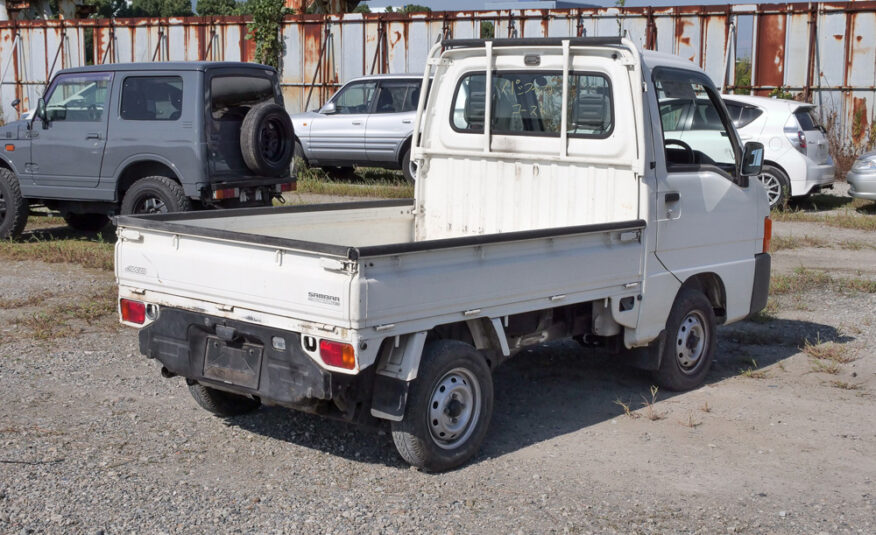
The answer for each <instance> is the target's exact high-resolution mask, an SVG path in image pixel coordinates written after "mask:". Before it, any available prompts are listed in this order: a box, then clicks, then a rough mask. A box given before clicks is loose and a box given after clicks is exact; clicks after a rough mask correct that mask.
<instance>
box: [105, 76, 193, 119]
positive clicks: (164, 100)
mask: <svg viewBox="0 0 876 535" xmlns="http://www.w3.org/2000/svg"><path fill="white" fill-rule="evenodd" d="M182 92H183V82H182V78H180V77H179V76H138V77H129V78H125V82H124V84H122V106H121V113H120V115H121V117H122V119H125V120H128V121H176V120H177V119H179V117H180V115H181V114H182Z"/></svg>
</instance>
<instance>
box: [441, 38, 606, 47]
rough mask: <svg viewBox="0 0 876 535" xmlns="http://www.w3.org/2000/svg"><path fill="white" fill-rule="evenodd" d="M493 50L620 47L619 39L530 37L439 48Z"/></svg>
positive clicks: (473, 41) (458, 41)
mask: <svg viewBox="0 0 876 535" xmlns="http://www.w3.org/2000/svg"><path fill="white" fill-rule="evenodd" d="M488 41H489V42H492V43H493V48H496V47H505V46H561V45H562V44H563V41H569V45H570V46H610V45H615V46H620V45H621V44H623V43H622V38H621V37H530V38H524V39H445V40H443V41H441V46H443V47H444V48H445V49H449V48H483V47H484V46H486V43H487V42H488Z"/></svg>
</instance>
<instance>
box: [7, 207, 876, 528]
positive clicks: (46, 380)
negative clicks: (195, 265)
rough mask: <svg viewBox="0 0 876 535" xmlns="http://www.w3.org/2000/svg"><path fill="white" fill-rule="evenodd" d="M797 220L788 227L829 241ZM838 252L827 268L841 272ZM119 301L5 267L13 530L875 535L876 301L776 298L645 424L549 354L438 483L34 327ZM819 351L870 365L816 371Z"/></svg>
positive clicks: (108, 281) (319, 430) (828, 252)
mask: <svg viewBox="0 0 876 535" xmlns="http://www.w3.org/2000/svg"><path fill="white" fill-rule="evenodd" d="M797 225H806V224H802V223H800V224H796V223H788V224H782V225H777V230H776V232H777V233H780V234H784V233H793V232H798V231H799V232H804V233H807V232H808V233H810V234H811V233H812V232H814V230H811V229H809V228H803V227H798V226H797ZM801 229H802V230H801ZM825 232H834V231H833V230H829V231H825ZM871 241H872V239H871ZM838 250H839V249H831V248H818V249H815V250H814V252H812V254H820V255H821V257H820V258H821V260H823V262H824V265H823V266H822V267H825V268H829V266H831V259H834V260H833V265H834V266H835V267H837V268H839V267H848V266H847V265H846V264H847V263H848V262H849V259H848V258H846V257H844V256H838V255H836V254H835V253H836V252H837V251H838ZM795 251H796V252H799V251H797V250H789V251H781V252H779V253H777V254H776V255H775V256H776V263H777V265H779V266H782V265H784V264H783V262H785V263H787V265H788V266H791V267H792V266H793V263H794V260H793V259H791V260H787V259H786V257H787V258H790V255H792V253H795ZM791 267H789V268H788V269H791ZM870 267H872V266H870ZM782 269H783V271H784V268H782ZM112 284H113V277H112V274H110V273H107V272H101V271H95V270H88V269H84V268H81V267H78V266H74V265H48V264H42V263H40V262H10V261H3V262H0V288H2V295H0V298H2V299H4V301H3V302H4V303H5V305H4V307H0V446H2V448H0V533H90V534H91V533H107V534H109V533H113V534H115V533H209V532H214V533H215V532H219V533H314V534H316V533H319V534H323V533H411V532H418V533H419V532H429V533H545V532H550V533H703V534H713V533H776V534H783V533H789V534H790V533H801V534H819V533H829V534H833V533H867V534H869V533H874V532H876V498H874V479H876V455H874V452H876V419H874V418H873V416H872V414H873V409H874V392H876V356H874V354H873V350H872V348H873V347H874V344H876V328H874V318H876V314H874V313H876V294H864V293H835V292H834V291H831V290H829V289H824V288H810V289H808V290H807V291H805V292H804V293H800V294H789V295H783V296H780V297H778V298H775V299H774V301H775V303H774V304H773V311H772V312H771V314H772V316H773V317H772V318H766V321H764V322H763V323H753V322H743V323H740V324H736V325H733V326H728V327H725V328H722V329H721V331H720V332H721V336H720V340H719V346H718V352H717V362H716V365H715V367H714V369H713V371H712V372H711V374H710V376H709V379H708V381H707V384H706V385H705V386H704V387H702V388H700V389H698V390H695V391H693V392H688V393H684V394H672V395H670V394H664V393H663V392H658V394H657V399H656V402H655V403H654V404H653V405H652V406H651V407H650V410H649V408H648V407H643V399H644V398H648V399H650V393H649V388H650V384H651V383H650V381H649V379H648V376H647V375H645V374H642V373H640V372H636V371H634V370H629V369H626V368H623V367H619V366H617V365H615V364H613V363H612V362H611V358H610V357H607V356H605V355H602V354H600V353H597V352H594V351H593V350H583V349H581V348H579V347H577V346H576V345H575V344H574V343H570V342H561V343H554V344H550V345H545V346H540V347H537V348H534V349H532V350H530V351H528V352H526V353H524V354H522V355H520V356H518V357H517V358H515V359H512V360H511V361H509V362H508V363H507V364H506V365H504V366H503V367H502V368H500V369H499V370H498V371H497V372H496V376H495V385H496V409H495V414H494V417H493V421H492V424H491V428H490V433H489V434H488V436H487V439H486V442H485V444H484V446H483V448H482V450H481V452H480V454H479V455H478V456H477V457H476V458H475V459H474V460H473V461H472V462H470V463H469V464H467V465H466V466H463V467H462V468H460V469H457V470H455V471H452V472H449V473H445V474H437V475H433V474H426V473H421V472H418V471H416V470H412V469H410V468H408V467H407V466H406V465H405V464H404V463H403V462H402V461H401V459H400V458H399V457H398V455H397V454H396V453H395V450H394V448H393V445H392V440H391V437H390V436H389V434H388V432H387V429H386V428H382V429H373V428H360V427H356V426H353V425H349V424H345V423H340V422H333V421H328V420H324V419H322V418H320V417H316V416H311V415H306V414H301V413H296V412H292V411H288V410H285V409H280V408H262V409H260V410H259V411H257V412H256V413H254V414H252V415H248V416H244V417H236V418H230V419H221V418H216V417H213V416H211V415H209V414H208V413H206V412H205V411H203V410H201V409H199V408H198V407H197V406H196V404H195V402H194V401H193V400H192V399H191V398H190V396H189V394H188V391H187V389H186V387H185V384H184V382H183V381H182V380H181V379H179V378H174V379H163V378H161V376H160V375H159V368H158V365H157V364H156V363H155V362H152V361H148V360H146V359H145V358H143V357H141V356H140V355H139V353H138V350H137V337H136V332H135V331H134V330H132V329H127V328H122V327H119V326H117V325H116V320H115V318H114V317H112V316H107V317H104V318H102V319H99V320H96V321H92V322H91V323H87V322H84V321H81V320H78V319H75V318H74V319H70V320H67V322H66V323H67V326H66V327H65V328H64V329H62V330H60V331H58V332H57V333H55V334H54V335H50V336H48V337H46V336H43V338H40V337H38V336H36V335H35V332H36V331H34V330H33V328H32V327H31V326H29V324H28V323H27V322H23V321H22V320H23V319H27V318H34V317H35V315H36V316H38V315H39V313H40V312H41V311H44V310H47V309H49V308H51V307H52V306H54V305H57V304H58V303H61V302H63V301H65V300H69V299H80V300H87V299H89V298H90V296H94V295H96V294H98V293H99V292H101V291H102V290H103V289H105V288H107V287H109V286H112ZM28 298H33V299H30V300H29V301H28ZM807 338H808V339H810V340H813V341H815V340H818V341H822V342H824V341H833V342H835V343H836V344H837V346H838V347H839V348H840V349H841V352H842V355H845V356H847V357H849V358H854V359H855V360H853V361H852V362H848V363H843V364H841V365H839V366H838V367H837V370H836V372H837V373H836V374H827V373H823V372H814V371H813V366H814V364H813V363H814V362H816V361H815V359H813V358H812V357H810V356H808V355H806V354H805V353H804V352H803V351H801V350H800V347H801V346H803V344H804V340H805V339H807ZM746 369H751V370H752V372H749V373H748V374H745V373H740V371H741V370H746ZM833 382H836V383H833ZM839 383H842V385H844V386H841V385H840V384H839ZM619 402H620V403H619ZM621 403H626V404H628V405H630V407H631V409H632V410H633V411H634V412H633V413H632V415H631V416H628V415H626V414H625V412H624V409H623V408H622V407H621ZM649 412H650V415H651V416H652V417H653V419H652V418H649Z"/></svg>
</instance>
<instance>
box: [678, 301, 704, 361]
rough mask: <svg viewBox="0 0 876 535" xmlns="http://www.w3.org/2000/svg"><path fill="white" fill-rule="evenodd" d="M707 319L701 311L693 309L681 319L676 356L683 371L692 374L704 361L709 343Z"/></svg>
mask: <svg viewBox="0 0 876 535" xmlns="http://www.w3.org/2000/svg"><path fill="white" fill-rule="evenodd" d="M708 336H709V334H708V331H707V330H706V319H705V317H704V316H703V315H702V314H701V313H700V312H699V311H696V310H694V311H692V312H689V313H688V314H687V316H685V317H684V319H683V320H681V325H679V326H678V332H677V333H676V335H675V357H676V359H677V360H678V365H679V366H680V367H681V371H682V372H684V373H685V374H692V373H694V372H695V370H696V369H697V368H698V367H699V365H700V363H702V362H703V355H704V354H705V352H706V347H708V346H707V344H708V341H709V340H708Z"/></svg>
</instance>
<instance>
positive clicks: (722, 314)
mask: <svg viewBox="0 0 876 535" xmlns="http://www.w3.org/2000/svg"><path fill="white" fill-rule="evenodd" d="M686 289H693V290H698V291H700V292H702V293H703V295H705V296H706V298H707V299H708V300H709V302H710V303H711V304H712V310H714V312H715V318H716V319H717V320H718V324H719V325H720V324H723V323H724V322H725V321H726V320H727V289H726V288H725V286H724V281H723V280H722V279H721V277H720V275H718V274H717V273H713V272H711V271H710V272H705V273H697V274H696V275H691V276H690V277H688V278H687V279H686V280H685V281H684V283H683V284H682V285H681V288H679V289H678V293H676V299H678V296H679V295H680V294H681V293H682V292H683V291H684V290H686Z"/></svg>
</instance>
